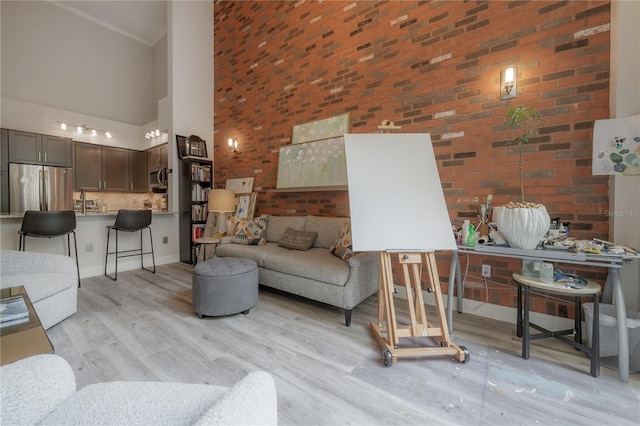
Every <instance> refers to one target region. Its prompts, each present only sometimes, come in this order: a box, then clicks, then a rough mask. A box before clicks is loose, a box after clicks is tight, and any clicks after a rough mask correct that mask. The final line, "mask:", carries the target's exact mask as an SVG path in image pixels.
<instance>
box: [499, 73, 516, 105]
mask: <svg viewBox="0 0 640 426" xmlns="http://www.w3.org/2000/svg"><path fill="white" fill-rule="evenodd" d="M517 74H518V69H517V68H516V67H508V68H506V69H505V70H504V71H502V72H501V73H500V100H501V101H504V100H507V99H511V98H515V97H516V93H517V91H518V87H517V85H516V83H517V81H516V80H517Z"/></svg>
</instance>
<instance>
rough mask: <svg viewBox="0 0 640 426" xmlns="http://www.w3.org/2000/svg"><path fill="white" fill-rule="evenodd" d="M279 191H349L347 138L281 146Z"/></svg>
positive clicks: (341, 137) (277, 185)
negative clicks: (346, 155)
mask: <svg viewBox="0 0 640 426" xmlns="http://www.w3.org/2000/svg"><path fill="white" fill-rule="evenodd" d="M276 189H278V190H287V191H317V190H344V189H347V162H346V158H345V153H344V136H339V137H335V138H330V139H325V140H319V141H315V142H307V143H299V144H293V145H285V146H283V147H281V148H280V156H279V160H278V180H277V183H276Z"/></svg>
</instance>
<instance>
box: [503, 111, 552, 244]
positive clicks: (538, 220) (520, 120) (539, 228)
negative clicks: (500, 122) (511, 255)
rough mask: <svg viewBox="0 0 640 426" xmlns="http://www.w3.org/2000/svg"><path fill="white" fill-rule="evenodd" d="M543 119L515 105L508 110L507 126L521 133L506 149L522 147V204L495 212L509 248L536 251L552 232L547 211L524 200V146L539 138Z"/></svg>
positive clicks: (509, 205) (520, 170)
mask: <svg viewBox="0 0 640 426" xmlns="http://www.w3.org/2000/svg"><path fill="white" fill-rule="evenodd" d="M541 120H542V115H541V114H540V113H539V112H538V111H536V109H535V108H533V107H525V106H523V105H514V106H512V107H510V108H509V109H507V112H506V114H505V122H504V125H505V127H506V128H507V129H509V130H518V131H519V132H518V133H517V135H516V136H515V137H514V138H513V139H511V140H510V141H509V142H507V145H510V144H512V143H517V144H518V145H520V161H519V164H518V169H519V174H520V201H519V202H510V203H507V204H506V205H505V206H504V207H503V208H501V209H496V224H497V225H498V230H499V231H500V233H501V234H502V235H503V236H504V237H505V238H506V239H507V241H508V242H509V245H510V246H512V247H516V248H524V249H533V248H536V246H537V245H538V243H539V242H540V240H541V239H542V237H544V235H545V234H546V233H547V231H548V230H549V226H550V222H551V218H550V217H549V213H548V212H547V209H546V208H545V207H544V206H543V205H542V204H538V203H531V202H527V201H526V200H525V197H524V177H523V170H522V165H523V160H524V144H525V143H527V142H528V141H529V137H531V136H533V135H535V134H537V132H538V128H537V124H538V123H539V122H540V121H541Z"/></svg>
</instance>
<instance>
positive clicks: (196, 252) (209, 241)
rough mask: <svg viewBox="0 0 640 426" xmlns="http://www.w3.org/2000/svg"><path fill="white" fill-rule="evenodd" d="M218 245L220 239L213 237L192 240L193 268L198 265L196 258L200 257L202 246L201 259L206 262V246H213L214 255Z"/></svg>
mask: <svg viewBox="0 0 640 426" xmlns="http://www.w3.org/2000/svg"><path fill="white" fill-rule="evenodd" d="M218 244H220V238H215V237H204V238H196V239H195V240H193V266H196V265H197V264H198V257H200V248H201V247H202V246H204V252H203V256H202V259H203V260H207V246H208V245H213V250H214V251H213V254H214V255H215V249H216V247H217V246H218Z"/></svg>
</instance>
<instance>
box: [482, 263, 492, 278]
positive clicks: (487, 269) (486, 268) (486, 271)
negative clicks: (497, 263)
mask: <svg viewBox="0 0 640 426" xmlns="http://www.w3.org/2000/svg"><path fill="white" fill-rule="evenodd" d="M482 276H483V277H485V278H490V277H491V265H482Z"/></svg>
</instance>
